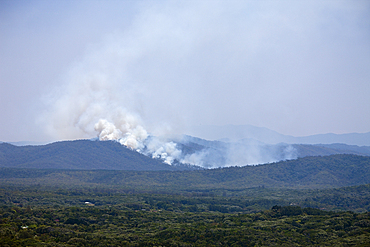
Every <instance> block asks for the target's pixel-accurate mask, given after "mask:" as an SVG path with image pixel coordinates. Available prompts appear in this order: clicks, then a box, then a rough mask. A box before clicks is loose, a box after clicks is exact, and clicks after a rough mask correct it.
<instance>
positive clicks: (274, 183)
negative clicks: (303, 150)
mask: <svg viewBox="0 0 370 247" xmlns="http://www.w3.org/2000/svg"><path fill="white" fill-rule="evenodd" d="M0 171H1V172H0V183H3V182H4V183H8V182H11V183H12V184H13V183H14V184H30V185H31V184H38V183H41V184H50V185H63V184H67V185H71V184H80V185H91V186H94V185H105V186H118V187H125V188H130V189H134V190H137V189H138V190H140V189H141V190H166V191H188V190H200V189H207V190H210V189H244V188H252V187H259V186H261V187H271V188H295V189H304V188H311V189H312V188H317V189H319V188H337V187H344V186H353V185H361V184H368V183H370V157H366V156H356V155H346V154H341V155H332V156H324V157H305V158H299V159H297V160H289V161H281V162H278V163H272V164H265V165H257V166H245V167H231V168H223V169H212V170H197V171H177V172H176V171H175V172H173V171H172V172H170V171H108V170H107V171H105V170H100V171H73V170H34V169H11V168H1V170H0Z"/></svg>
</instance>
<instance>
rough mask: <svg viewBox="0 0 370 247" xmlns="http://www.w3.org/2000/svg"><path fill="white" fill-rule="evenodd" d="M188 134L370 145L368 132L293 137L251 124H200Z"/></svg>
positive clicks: (293, 142)
mask: <svg viewBox="0 0 370 247" xmlns="http://www.w3.org/2000/svg"><path fill="white" fill-rule="evenodd" d="M188 134H189V135H191V136H195V137H199V138H203V139H208V140H220V139H231V140H233V141H236V140H240V139H255V140H257V141H260V142H264V143H266V144H278V143H287V144H332V143H344V144H347V145H358V146H370V132H366V133H345V134H334V133H326V134H316V135H309V136H300V137H295V136H291V135H284V134H280V133H278V132H277V131H274V130H271V129H268V128H265V127H256V126H253V125H221V126H217V125H202V126H193V127H192V128H190V130H189V131H188Z"/></svg>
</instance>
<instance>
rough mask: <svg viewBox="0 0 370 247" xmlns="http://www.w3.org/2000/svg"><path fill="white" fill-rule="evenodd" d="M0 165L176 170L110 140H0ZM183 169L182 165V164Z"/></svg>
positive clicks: (16, 166) (15, 166)
mask: <svg viewBox="0 0 370 247" xmlns="http://www.w3.org/2000/svg"><path fill="white" fill-rule="evenodd" d="M0 167H13V168H40V169H43V168H51V169H84V170H90V169H109V170H146V171H151V170H172V171H173V170H177V169H180V168H179V167H174V166H169V165H167V164H164V163H162V162H161V161H159V160H155V159H152V158H149V157H147V156H145V155H142V154H140V153H138V152H135V151H132V150H130V149H128V148H126V147H124V146H122V145H120V144H119V143H117V142H113V141H105V142H100V141H89V140H77V141H63V142H55V143H51V144H47V145H42V146H13V145H11V144H7V143H1V144H0ZM183 169H184V168H183Z"/></svg>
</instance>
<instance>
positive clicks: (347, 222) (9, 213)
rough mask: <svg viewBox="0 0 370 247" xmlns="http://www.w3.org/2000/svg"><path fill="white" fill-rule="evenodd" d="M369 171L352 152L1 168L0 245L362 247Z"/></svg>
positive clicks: (369, 204)
mask: <svg viewBox="0 0 370 247" xmlns="http://www.w3.org/2000/svg"><path fill="white" fill-rule="evenodd" d="M369 175H370V157H364V156H355V155H333V156H325V157H305V158H301V159H298V160H291V161H285V162H278V163H273V164H265V165H259V166H249V167H231V168H224V169H214V170H195V171H181V172H180V171H112V170H61V169H59V170H57V169H20V168H0V239H1V241H0V246H220V245H221V246H325V245H327V246H369V245H370V213H369V211H370V176H369ZM344 186H350V187H344Z"/></svg>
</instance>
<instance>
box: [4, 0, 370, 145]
mask: <svg viewBox="0 0 370 247" xmlns="http://www.w3.org/2000/svg"><path fill="white" fill-rule="evenodd" d="M123 112H124V113H123ZM118 115H119V116H125V117H127V118H132V119H133V120H132V119H131V120H130V121H131V122H132V121H138V122H140V124H141V125H142V126H144V127H145V128H146V129H147V130H148V131H149V132H153V133H161V132H163V131H174V132H184V133H186V131H187V129H188V128H189V126H193V125H225V124H235V125H242V124H251V125H255V126H259V127H267V128H270V129H272V130H275V131H278V132H280V133H283V134H289V135H294V136H305V135H312V134H319V133H328V132H331V133H338V134H340V133H350V132H360V133H361V132H369V131H370V1H368V0H365V1H353V0H350V1H339V0H335V1H321V0H320V1H313V0H310V1H214V0H212V1H199V0H198V1H92V0H89V1H46V0H44V1H28V0H27V1H21V0H18V1H10V0H0V140H1V141H26V140H27V141H43V140H60V139H73V138H86V137H94V136H96V133H95V132H94V124H95V123H96V121H97V120H98V119H99V118H106V119H114V118H115V117H117V116H118Z"/></svg>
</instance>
